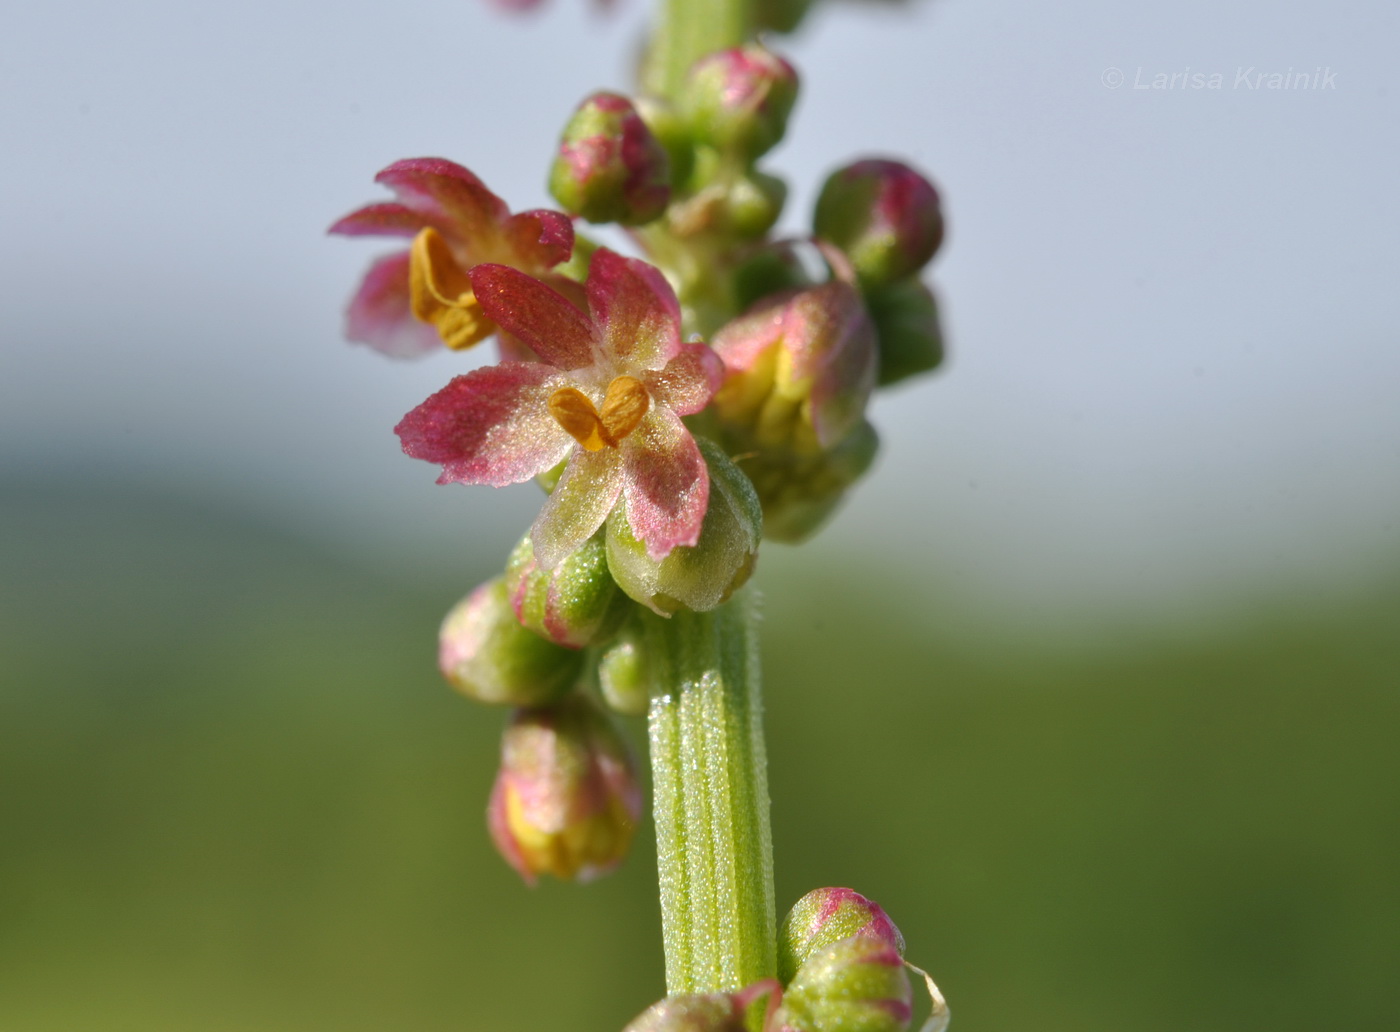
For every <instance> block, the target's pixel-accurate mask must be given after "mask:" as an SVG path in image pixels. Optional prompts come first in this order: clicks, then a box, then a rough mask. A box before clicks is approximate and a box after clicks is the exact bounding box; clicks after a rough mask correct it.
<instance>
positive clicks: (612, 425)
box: [549, 376, 651, 451]
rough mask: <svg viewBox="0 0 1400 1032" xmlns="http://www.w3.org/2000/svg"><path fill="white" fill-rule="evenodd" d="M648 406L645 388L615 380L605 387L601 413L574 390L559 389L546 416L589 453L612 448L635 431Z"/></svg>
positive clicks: (626, 380) (630, 379)
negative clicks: (553, 420)
mask: <svg viewBox="0 0 1400 1032" xmlns="http://www.w3.org/2000/svg"><path fill="white" fill-rule="evenodd" d="M650 406H651V395H649V394H648V393H647V389H646V387H644V386H643V385H642V382H641V381H640V380H637V379H635V378H633V377H631V376H619V377H616V378H615V379H614V380H613V382H612V383H610V384H608V390H607V393H606V394H604V395H603V407H602V411H601V412H600V411H599V410H598V409H596V408H594V407H593V402H592V401H590V400H589V397H588V395H586V394H584V393H583V391H581V390H579V389H578V388H576V387H560V388H559V389H558V390H557V391H555V392H554V393H553V394H551V395H550V396H549V412H550V415H552V416H553V417H554V418H555V420H556V421H557V422H558V423H559V425H560V426H562V427H563V428H564V429H565V430H566V431H568V433H569V436H570V437H572V438H573V439H574V440H575V441H577V442H578V443H579V444H581V445H583V446H584V448H586V449H588V450H589V451H599V450H600V449H603V448H616V447H617V446H618V443H619V442H621V441H622V440H623V439H624V438H625V437H627V435H628V434H630V433H631V432H632V431H633V430H635V429H637V427H638V425H639V424H640V423H641V421H642V417H643V416H645V415H646V414H647V409H648V408H649V407H650Z"/></svg>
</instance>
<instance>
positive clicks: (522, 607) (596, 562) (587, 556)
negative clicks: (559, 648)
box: [505, 534, 629, 649]
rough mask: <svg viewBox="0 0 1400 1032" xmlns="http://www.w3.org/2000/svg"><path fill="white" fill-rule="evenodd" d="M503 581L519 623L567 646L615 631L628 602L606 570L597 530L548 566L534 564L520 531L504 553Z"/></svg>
mask: <svg viewBox="0 0 1400 1032" xmlns="http://www.w3.org/2000/svg"><path fill="white" fill-rule="evenodd" d="M505 582H506V590H507V592H508V593H509V597H510V603H511V606H512V607H513V608H514V609H515V615H516V616H517V617H518V618H519V620H520V622H521V623H522V624H524V625H525V626H526V627H528V628H529V629H530V630H532V631H534V632H535V633H536V634H539V635H543V636H544V637H546V638H548V639H549V640H550V641H552V642H554V643H555V644H558V645H564V646H567V647H568V648H571V649H578V648H582V647H583V646H585V645H591V644H593V643H594V642H596V641H599V640H601V639H604V638H606V637H607V636H608V635H610V634H611V633H612V632H613V631H615V630H617V627H618V624H619V623H620V622H621V621H622V618H623V617H624V616H625V615H626V613H627V607H628V605H629V603H628V601H627V598H626V596H624V595H623V594H622V592H620V591H618V590H617V583H616V582H615V581H614V580H613V579H612V574H610V573H609V572H608V557H607V549H606V547H605V546H604V544H603V535H602V534H595V535H594V536H593V537H592V538H590V539H589V540H588V541H586V542H584V544H583V546H582V547H581V548H579V549H578V551H576V552H574V553H573V554H572V555H570V556H568V557H567V558H565V559H564V560H563V561H562V562H560V563H559V564H558V565H557V566H555V567H554V568H553V569H552V570H541V569H540V568H539V564H538V563H537V562H535V549H534V546H533V545H532V544H531V542H530V538H529V536H528V535H526V536H525V537H524V538H521V540H520V543H519V544H518V545H516V546H515V551H513V552H512V553H511V554H510V559H509V561H507V563H506V574H505Z"/></svg>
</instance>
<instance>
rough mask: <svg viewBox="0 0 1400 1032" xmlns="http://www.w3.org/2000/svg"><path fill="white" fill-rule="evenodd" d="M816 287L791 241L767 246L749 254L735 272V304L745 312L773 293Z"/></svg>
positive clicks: (776, 242)
mask: <svg viewBox="0 0 1400 1032" xmlns="http://www.w3.org/2000/svg"><path fill="white" fill-rule="evenodd" d="M812 285H813V284H812V278H811V276H810V275H808V273H807V269H806V267H805V266H804V265H803V264H802V258H801V257H800V255H799V254H798V252H797V248H796V246H794V244H793V243H792V242H791V241H785V240H779V241H774V242H772V243H769V244H765V245H763V246H762V247H759V248H757V249H755V250H753V251H751V252H749V253H748V254H746V255H745V256H744V257H743V258H742V260H741V261H740V262H739V264H738V265H737V266H736V267H735V269H734V297H735V304H736V306H737V307H738V308H739V309H741V310H742V309H746V308H749V307H750V306H752V305H754V304H756V303H758V302H759V301H762V300H764V299H765V298H767V297H768V296H769V295H771V294H779V293H784V292H791V291H794V290H800V289H801V288H803V287H810V286H812Z"/></svg>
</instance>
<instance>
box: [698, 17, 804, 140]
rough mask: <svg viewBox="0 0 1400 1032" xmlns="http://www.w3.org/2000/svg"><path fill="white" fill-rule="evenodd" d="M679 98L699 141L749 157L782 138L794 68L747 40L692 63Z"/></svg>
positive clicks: (794, 95)
mask: <svg viewBox="0 0 1400 1032" xmlns="http://www.w3.org/2000/svg"><path fill="white" fill-rule="evenodd" d="M683 96H684V103H685V105H686V108H685V111H686V114H687V116H688V117H689V119H690V125H691V130H692V131H693V132H694V134H695V138H696V139H697V140H698V141H700V142H701V143H706V144H709V145H710V146H711V147H715V148H717V149H718V150H721V151H725V152H728V153H732V154H734V155H736V156H738V157H740V158H742V159H744V160H746V161H752V160H753V159H754V158H757V157H758V156H759V155H761V154H764V153H766V152H767V151H769V150H771V149H772V148H773V146H774V145H775V144H776V143H777V142H778V141H779V140H781V139H782V138H783V133H784V132H785V131H786V129H787V120H788V115H789V114H791V112H792V105H793V104H794V103H795V102H796V100H797V72H796V71H795V70H794V69H793V67H792V65H790V64H788V63H787V62H786V61H784V60H783V59H782V58H781V57H779V56H778V55H777V54H774V53H773V52H772V51H770V50H768V49H767V48H765V47H763V46H761V45H759V44H757V43H750V44H748V45H747V46H743V47H734V48H733V49H731V50H721V51H718V52H716V53H713V54H709V55H707V56H706V57H702V58H701V59H700V60H699V61H697V62H695V64H694V65H693V66H692V67H691V69H690V78H689V81H688V84H687V87H686V90H685V93H684V95H683Z"/></svg>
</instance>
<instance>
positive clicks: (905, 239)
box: [812, 158, 943, 288]
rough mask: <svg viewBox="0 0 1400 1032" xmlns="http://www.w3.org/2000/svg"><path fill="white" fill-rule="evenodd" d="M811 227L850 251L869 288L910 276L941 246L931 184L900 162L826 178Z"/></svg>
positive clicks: (857, 167)
mask: <svg viewBox="0 0 1400 1032" xmlns="http://www.w3.org/2000/svg"><path fill="white" fill-rule="evenodd" d="M812 225H813V229H814V230H815V232H816V234H817V236H819V237H821V238H822V239H823V240H827V241H830V242H831V243H832V244H835V245H836V246H837V247H839V248H840V249H841V250H842V251H844V252H845V253H846V255H847V256H848V257H849V258H850V260H851V264H852V265H854V266H855V270H856V275H857V276H859V277H860V282H861V285H862V286H864V287H866V288H869V287H874V286H881V285H884V284H887V283H893V282H894V281H896V280H901V279H904V278H906V277H908V276H912V275H913V274H914V273H916V272H918V271H919V270H920V269H922V268H923V267H924V266H925V265H927V264H928V261H929V259H930V258H932V257H933V255H934V252H936V251H937V250H938V245H939V244H941V243H942V242H943V212H942V208H941V207H940V205H939V201H938V191H937V190H935V189H934V188H933V184H932V183H930V182H929V181H928V180H927V179H925V178H924V177H923V176H921V175H920V174H919V173H918V172H915V171H914V170H913V169H912V168H910V167H909V166H908V165H905V164H904V163H902V162H899V161H887V160H884V159H879V158H871V159H868V160H866V161H857V162H855V163H854V164H851V165H847V166H846V167H845V168H841V169H837V170H836V171H835V172H833V173H832V174H831V175H830V176H828V177H827V180H826V184H825V185H824V186H823V187H822V192H821V196H820V197H818V198H817V209H816V214H815V215H814V217H813V221H812Z"/></svg>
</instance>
